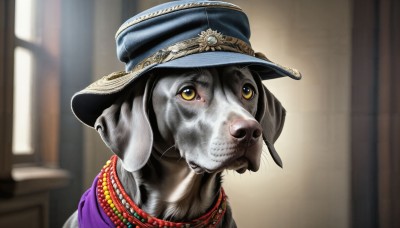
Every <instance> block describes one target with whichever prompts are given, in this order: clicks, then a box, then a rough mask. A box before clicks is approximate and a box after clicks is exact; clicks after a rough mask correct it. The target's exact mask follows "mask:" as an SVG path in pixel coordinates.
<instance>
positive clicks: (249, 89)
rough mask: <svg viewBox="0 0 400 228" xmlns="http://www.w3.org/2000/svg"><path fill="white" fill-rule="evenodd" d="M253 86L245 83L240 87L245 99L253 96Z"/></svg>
mask: <svg viewBox="0 0 400 228" xmlns="http://www.w3.org/2000/svg"><path fill="white" fill-rule="evenodd" d="M254 93H255V92H254V88H253V86H251V85H249V84H246V85H244V86H243V88H242V97H243V98H244V99H246V100H251V99H252V98H253V97H254Z"/></svg>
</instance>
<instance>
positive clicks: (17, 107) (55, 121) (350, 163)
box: [0, 0, 400, 228]
mask: <svg viewBox="0 0 400 228" xmlns="http://www.w3.org/2000/svg"><path fill="white" fill-rule="evenodd" d="M161 2H165V1H159V0H158V1H156V0H152V1H145V0H138V1H134V0H113V1H109V0H96V1H94V0H86V1H80V0H69V1H62V0H5V1H2V2H1V3H0V10H1V11H0V15H2V16H0V19H1V21H0V23H1V27H0V29H1V31H0V32H1V37H0V52H1V54H2V55H1V59H0V70H1V71H0V74H1V75H0V76H1V78H0V79H1V81H0V91H1V96H0V98H1V100H0V111H1V112H0V121H1V122H0V124H1V125H0V129H1V131H0V227H3V226H4V227H18V225H16V223H15V221H18V223H21V224H25V225H26V223H27V222H28V223H29V224H32V226H33V227H47V226H49V227H60V226H61V225H62V224H63V222H64V221H65V220H66V219H67V217H68V216H69V215H70V214H71V213H72V212H73V211H74V210H76V208H77V203H78V202H79V198H80V196H81V194H82V193H83V192H84V191H85V190H86V189H87V188H88V187H89V186H90V185H91V183H92V181H93V178H94V177H95V176H96V175H97V173H98V172H99V170H100V169H101V167H102V166H103V164H104V162H105V161H106V160H107V159H108V158H109V157H110V155H111V153H110V151H109V150H108V149H107V148H106V147H105V146H104V144H103V142H102V141H101V139H100V137H99V136H98V134H97V133H96V132H95V131H94V130H92V129H90V128H87V127H85V126H83V124H81V123H80V122H79V121H78V120H77V119H76V118H75V117H74V116H73V114H72V112H71V110H70V99H71V97H72V95H73V94H74V93H75V92H77V91H79V90H81V89H83V88H84V87H85V86H87V85H88V84H89V83H90V82H92V81H94V80H96V79H99V78H100V77H102V76H104V75H107V74H109V73H110V72H113V71H119V70H122V69H124V66H123V64H122V63H120V62H119V61H118V59H117V58H116V55H115V40H114V35H115V32H116V31H117V29H118V28H119V26H120V25H121V24H122V23H123V22H124V21H125V20H126V19H128V18H129V17H131V16H133V15H134V14H136V13H138V12H140V11H142V10H144V9H147V8H149V7H151V6H154V5H156V4H159V3H161ZM231 2H232V3H235V4H237V5H239V6H241V7H242V8H243V9H244V11H245V12H246V13H247V15H248V16H249V19H250V24H251V30H252V38H251V42H252V46H253V49H254V50H256V51H261V52H263V53H265V54H266V56H267V57H268V58H269V59H271V60H272V61H276V62H278V63H280V64H282V65H286V66H290V67H293V68H296V69H299V70H300V71H301V72H302V74H303V79H302V80H301V81H295V80H291V79H289V78H280V79H275V80H270V81H265V84H266V86H267V87H268V88H269V89H270V90H271V91H272V92H273V93H274V94H275V96H276V97H277V98H278V99H279V100H280V101H281V102H282V104H283V105H284V107H285V108H286V110H287V118H286V123H285V127H284V128H283V132H282V135H281V137H280V138H279V139H278V141H277V143H276V148H277V151H278V152H279V153H280V155H281V157H282V160H283V164H284V168H283V169H280V168H279V167H277V166H276V165H275V164H274V162H273V160H272V159H271V157H270V155H269V154H268V153H267V152H266V154H265V155H264V156H263V161H262V168H261V169H260V170H259V171H258V172H257V173H245V174H243V175H239V174H236V173H234V172H228V173H225V178H224V186H225V189H226V192H227V194H228V196H229V198H230V202H231V204H232V207H233V213H234V217H235V220H236V222H237V224H238V226H239V227H282V228H290V227H304V228H306V227H307V228H310V227H335V228H336V227H343V228H347V227H363V228H365V227H400V201H399V197H398V196H397V194H396V193H397V192H398V191H400V185H399V182H400V177H399V173H400V166H399V164H400V158H399V152H400V148H399V139H400V134H399V133H400V118H399V110H400V107H399V106H400V92H398V90H397V89H396V86H400V75H399V72H400V70H399V66H398V65H399V64H398V63H399V62H400V57H399V53H400V48H399V47H400V40H399V39H400V31H399V29H400V23H399V22H400V3H399V2H398V1H395V0H392V1H390V0H380V1H379V0H366V1H361V0H280V1H273V0H251V1H245V0H234V1H231ZM396 63H397V64H396ZM265 151H267V150H266V149H265ZM26 164H30V165H26ZM32 164H33V165H32Z"/></svg>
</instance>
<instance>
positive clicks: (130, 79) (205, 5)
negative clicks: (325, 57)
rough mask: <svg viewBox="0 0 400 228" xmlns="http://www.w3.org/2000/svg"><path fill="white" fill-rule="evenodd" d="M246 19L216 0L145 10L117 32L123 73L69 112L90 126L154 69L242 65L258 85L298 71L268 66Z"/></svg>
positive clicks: (84, 94) (80, 96) (99, 84)
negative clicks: (254, 46) (256, 77)
mask: <svg viewBox="0 0 400 228" xmlns="http://www.w3.org/2000/svg"><path fill="white" fill-rule="evenodd" d="M249 39H250V26H249V21H248V18H247V16H246V14H245V13H244V12H243V10H242V9H241V8H240V7H239V6H236V5H234V4H231V3H227V2H221V1H207V0H197V1H196V0H186V1H172V2H168V3H164V4H161V5H158V6H155V7H153V8H150V9H148V10H146V11H144V12H142V13H139V14H138V15H136V16H134V17H132V18H130V19H129V20H127V21H126V22H125V23H124V24H122V26H121V27H120V28H119V29H118V31H117V33H116V43H117V56H118V58H119V59H120V60H121V61H122V62H124V63H125V71H123V72H115V73H112V74H110V75H107V76H105V77H103V78H102V79H100V80H98V81H96V82H94V83H93V84H91V85H90V86H88V87H87V88H85V89H83V90H82V91H80V92H78V93H76V94H75V95H74V96H73V98H72V110H73V112H74V113H75V115H76V116H77V117H78V119H80V120H81V121H82V122H83V123H85V124H87V125H89V126H91V127H93V125H94V122H95V121H96V119H97V117H98V116H100V114H101V113H102V111H103V110H104V109H105V108H107V107H109V106H110V105H111V104H112V102H113V101H114V100H115V99H116V98H117V97H118V94H119V92H120V91H121V90H122V89H124V88H126V87H127V86H128V85H132V84H134V82H135V81H136V80H137V79H138V78H142V77H143V76H145V75H147V74H146V73H148V72H149V71H151V70H153V69H156V68H163V69H165V68H171V69H173V68H200V67H217V66H224V65H232V64H244V65H247V66H250V67H252V68H254V70H256V71H257V72H258V74H259V75H260V77H261V78H262V79H263V80H266V79H272V78H278V77H283V76H289V77H291V78H293V79H300V78H301V74H300V72H299V71H297V70H295V69H292V68H288V67H284V66H282V65H279V64H277V63H274V62H272V61H270V60H269V59H268V58H267V57H266V56H265V55H264V54H262V53H260V52H255V51H254V50H253V49H252V47H251V44H250V41H249Z"/></svg>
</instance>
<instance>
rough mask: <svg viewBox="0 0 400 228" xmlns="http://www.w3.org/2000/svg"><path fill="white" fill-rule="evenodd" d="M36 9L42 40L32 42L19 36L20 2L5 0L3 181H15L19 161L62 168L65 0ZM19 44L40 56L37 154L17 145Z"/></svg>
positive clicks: (0, 116) (0, 92)
mask: <svg viewBox="0 0 400 228" xmlns="http://www.w3.org/2000/svg"><path fill="white" fill-rule="evenodd" d="M34 7H35V11H36V12H35V15H34V16H35V27H36V28H37V32H38V34H37V36H38V37H40V39H39V42H36V41H34V42H28V41H25V40H22V39H19V38H18V37H16V35H15V10H16V8H15V0H4V1H1V2H0V21H1V22H0V34H1V35H0V50H1V51H0V138H1V139H2V140H0V179H10V178H11V173H12V170H13V166H14V165H15V164H21V163H30V164H34V165H43V164H46V165H49V166H54V167H56V166H58V140H59V139H58V138H59V118H60V117H59V115H60V111H59V110H60V104H59V103H60V99H59V97H60V74H61V73H60V65H61V63H60V61H61V60H60V42H61V40H60V31H61V0H55V1H54V0H36V2H35V6H34ZM16 47H22V48H25V49H28V50H29V51H30V52H31V53H32V54H33V55H34V66H33V80H34V81H35V83H34V86H35V87H33V90H32V97H33V98H32V101H31V102H32V107H33V109H32V112H33V115H32V118H31V119H32V149H33V153H32V154H14V152H13V148H12V143H13V141H12V137H13V102H14V97H13V96H14V95H13V93H14V53H15V48H16ZM35 113H40V115H38V114H35Z"/></svg>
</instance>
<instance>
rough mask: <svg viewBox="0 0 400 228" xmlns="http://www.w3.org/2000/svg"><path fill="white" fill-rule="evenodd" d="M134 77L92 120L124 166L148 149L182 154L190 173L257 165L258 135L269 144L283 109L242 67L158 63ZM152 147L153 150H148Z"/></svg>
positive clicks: (140, 162) (135, 164)
mask: <svg viewBox="0 0 400 228" xmlns="http://www.w3.org/2000/svg"><path fill="white" fill-rule="evenodd" d="M152 74H153V75H152V76H150V77H148V79H147V80H142V81H141V82H138V83H136V84H135V87H134V88H130V90H126V91H125V92H124V93H123V95H122V96H121V97H120V98H119V99H118V100H117V101H116V102H115V103H114V104H113V105H112V106H110V107H109V108H107V109H106V110H104V112H103V113H102V115H101V116H100V117H99V118H98V119H97V121H96V123H95V129H96V130H97V131H98V132H99V134H100V135H101V137H102V139H103V140H104V142H105V143H106V145H107V146H108V147H109V148H110V149H111V150H112V151H113V152H114V153H116V154H117V155H118V156H119V157H120V158H121V160H122V162H123V166H124V168H125V169H126V170H128V171H135V170H138V169H140V168H142V167H143V166H144V165H145V164H146V163H147V161H148V159H149V157H150V154H151V153H152V152H153V153H155V156H159V157H161V158H162V157H169V158H176V159H177V160H178V159H185V160H186V161H187V163H188V165H189V166H190V167H191V168H192V169H193V170H194V171H195V172H197V173H202V172H219V171H222V170H223V169H233V170H236V171H238V172H240V173H242V172H244V171H246V170H247V169H249V170H251V171H257V170H258V169H259V166H260V159H261V152H262V145H263V141H264V142H265V143H266V145H267V146H268V149H269V151H270V153H271V155H272V158H273V159H274V161H275V162H276V163H277V164H278V165H279V166H282V162H281V159H280V157H279V155H278V154H277V153H276V151H275V148H274V146H273V144H274V142H275V141H276V139H277V138H278V136H279V135H280V133H281V130H282V127H283V123H284V119H285V110H284V108H283V107H282V105H281V103H280V102H279V101H278V100H277V99H276V98H275V97H274V95H272V93H270V92H269V91H268V89H267V88H266V87H265V86H264V85H263V84H262V82H261V79H260V77H259V76H258V75H257V74H256V73H255V72H251V71H250V69H249V68H247V67H239V66H225V67H219V68H202V69H194V70H190V69H189V70H188V69H177V70H171V69H169V70H157V71H154V72H153V73H152ZM153 148H154V149H153Z"/></svg>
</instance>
